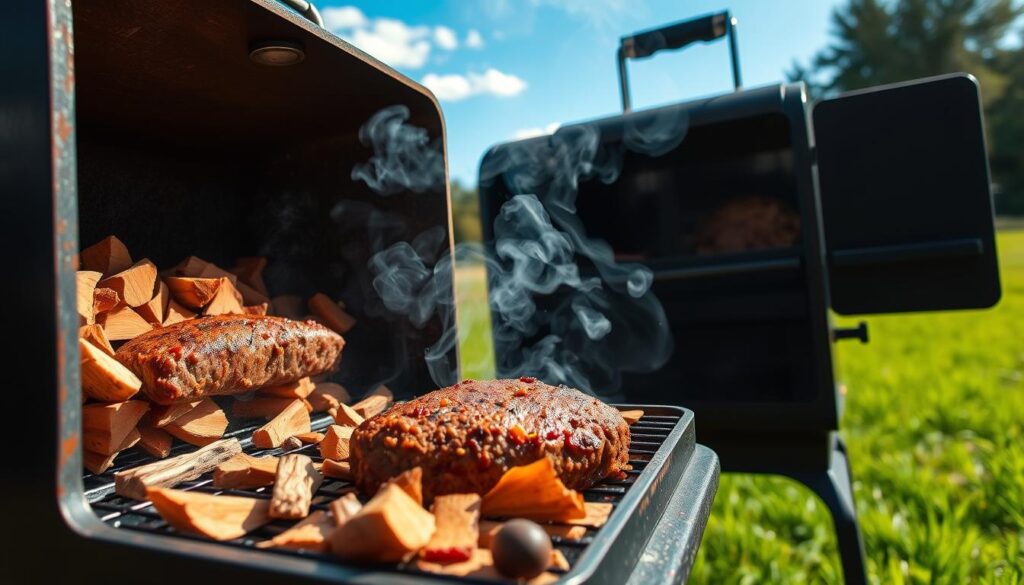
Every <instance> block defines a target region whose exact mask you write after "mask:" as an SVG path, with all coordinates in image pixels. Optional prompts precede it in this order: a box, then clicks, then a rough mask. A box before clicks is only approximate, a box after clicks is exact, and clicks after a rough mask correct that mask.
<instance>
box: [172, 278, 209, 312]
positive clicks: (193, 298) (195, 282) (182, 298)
mask: <svg viewBox="0 0 1024 585" xmlns="http://www.w3.org/2000/svg"><path fill="white" fill-rule="evenodd" d="M164 282H166V283H167V288H169V289H170V290H171V296H173V297H174V300H176V301H178V303H179V304H181V305H183V306H185V307H188V308H189V309H194V310H196V311H199V310H202V308H203V307H205V306H206V305H208V304H210V301H212V300H213V297H214V296H216V295H217V290H218V289H219V288H220V283H221V279H219V278H192V277H185V276H169V277H167V278H165V279H164Z"/></svg>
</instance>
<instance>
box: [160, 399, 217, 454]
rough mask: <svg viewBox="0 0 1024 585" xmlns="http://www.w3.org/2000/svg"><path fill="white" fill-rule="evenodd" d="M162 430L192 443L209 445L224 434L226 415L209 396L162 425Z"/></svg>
mask: <svg viewBox="0 0 1024 585" xmlns="http://www.w3.org/2000/svg"><path fill="white" fill-rule="evenodd" d="M163 428H164V430H166V431H167V432H168V433H170V434H172V435H174V436H175V437H177V438H178V439H181V440H182V441H185V442H186V443H190V444H192V445H198V446H200V447H201V446H203V445H209V444H210V443H212V442H214V441H216V440H218V439H220V438H221V437H223V436H224V431H226V430H227V428H228V417H227V416H226V415H225V414H224V411H223V410H221V408H220V407H219V406H217V403H216V402H214V401H213V400H210V399H209V398H204V399H203V400H201V401H199V404H197V405H196V407H195V408H193V409H191V410H189V411H188V412H186V413H185V414H183V415H181V416H179V417H178V418H176V419H174V420H173V421H171V422H169V423H167V424H166V425H164V427H163Z"/></svg>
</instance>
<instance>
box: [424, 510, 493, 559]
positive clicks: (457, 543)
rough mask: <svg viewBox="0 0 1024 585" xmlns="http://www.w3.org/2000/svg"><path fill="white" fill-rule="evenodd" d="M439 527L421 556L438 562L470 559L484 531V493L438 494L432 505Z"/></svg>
mask: <svg viewBox="0 0 1024 585" xmlns="http://www.w3.org/2000/svg"><path fill="white" fill-rule="evenodd" d="M430 511H431V512H432V513H433V514H434V521H435V522H436V523H437V527H436V529H435V530H434V534H433V536H431V537H430V542H428V543H427V545H426V546H425V547H423V548H422V549H420V558H422V559H423V560H426V561H434V562H449V563H450V562H459V561H468V560H469V559H470V558H472V556H473V552H474V551H476V547H477V540H478V539H479V533H480V496H479V495H477V494H450V495H445V496H438V497H437V498H435V499H434V503H433V505H432V506H431V508H430Z"/></svg>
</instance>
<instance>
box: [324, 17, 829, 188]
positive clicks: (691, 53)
mask: <svg viewBox="0 0 1024 585" xmlns="http://www.w3.org/2000/svg"><path fill="white" fill-rule="evenodd" d="M836 4H837V2H836V0H781V1H779V2H767V1H764V0H734V1H733V2H731V3H729V2H723V1H722V0H712V1H704V0H685V1H680V0H675V1H671V0H646V1H645V0H461V1H456V0H448V1H444V2H427V1H423V0H395V1H392V2H359V1H356V2H333V3H325V2H318V6H319V8H320V11H321V13H322V14H323V16H324V19H325V25H326V26H327V28H329V29H331V30H332V31H334V32H335V33H337V34H338V35H339V36H341V37H342V38H345V39H346V40H349V41H350V42H352V43H353V44H355V45H356V46H358V47H360V48H361V49H363V50H365V51H366V52H368V53H370V54H372V55H374V56H375V57H377V58H378V59H380V60H382V61H384V62H385V63H388V64H389V65H391V66H393V67H395V68H396V69H398V70H399V71H401V72H402V73H404V74H406V75H408V76H409V77H411V78H413V79H415V80H416V81H419V82H422V83H424V84H425V85H427V86H428V87H430V88H431V89H432V90H433V91H434V92H435V94H436V95H437V96H438V98H439V99H440V101H441V105H442V108H443V109H444V114H445V121H446V123H447V128H448V156H449V171H450V174H451V176H452V178H453V179H456V180H459V181H461V182H463V183H464V184H468V185H474V184H476V174H477V166H478V164H479V162H480V157H481V156H482V155H483V153H484V151H485V150H486V149H487V148H488V147H489V146H491V145H492V144H495V143H497V142H502V141H505V140H509V139H512V138H514V137H517V136H523V135H526V134H530V133H535V132H541V131H544V130H545V129H551V128H553V127H554V125H556V124H558V123H563V122H564V123H567V122H574V121H580V120H586V119H589V118H594V117H600V116H605V115H608V114H612V113H614V112H616V111H617V110H618V109H619V108H620V107H621V106H620V101H619V93H618V81H617V77H616V75H617V74H616V69H615V59H614V55H615V49H616V48H617V46H618V40H619V37H620V36H622V35H625V34H629V33H632V32H636V31H639V30H643V29H647V28H651V27H655V26H658V25H660V24H664V23H668V22H673V21H677V20H682V19H685V18H689V17H692V16H697V15H701V14H706V13H708V12H714V11H718V10H722V9H725V8H728V9H730V10H732V12H733V15H734V16H735V17H736V18H737V19H738V21H739V30H738V34H737V38H738V39H739V51H740V64H741V69H742V73H743V82H744V85H746V86H751V87H752V86H758V85H765V84H769V83H774V82H777V81H780V80H782V79H783V78H784V71H785V70H786V69H787V68H789V66H790V64H791V63H792V61H793V60H794V59H799V60H801V61H806V60H807V59H808V58H809V57H810V56H811V55H813V54H814V53H815V51H817V50H818V49H819V48H821V47H823V46H825V44H826V43H827V42H828V32H829V29H830V19H829V14H830V12H831V10H832V8H833V6H835V5H836ZM630 78H631V83H632V88H633V104H634V108H635V109H642V108H644V107H650V106H653V105H658V104H664V103H670V102H674V101H680V100H683V99H687V98H693V97H698V96H705V95H712V94H715V93H721V92H723V91H728V90H729V89H730V87H731V76H730V73H729V61H728V52H727V47H726V44H725V43H724V42H717V43H712V44H707V45H704V44H701V45H695V46H691V47H688V48H687V49H685V50H683V51H681V52H676V53H663V54H658V55H657V56H655V57H653V58H651V59H646V60H643V61H634V62H631V63H630Z"/></svg>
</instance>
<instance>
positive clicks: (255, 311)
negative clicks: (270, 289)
mask: <svg viewBox="0 0 1024 585" xmlns="http://www.w3.org/2000/svg"><path fill="white" fill-rule="evenodd" d="M242 310H243V311H245V314H246V315H257V316H262V315H266V314H267V312H268V311H269V310H270V303H260V304H258V305H251V306H245V307H242Z"/></svg>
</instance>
